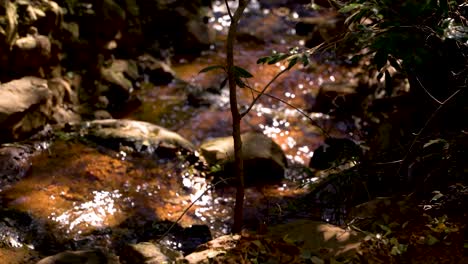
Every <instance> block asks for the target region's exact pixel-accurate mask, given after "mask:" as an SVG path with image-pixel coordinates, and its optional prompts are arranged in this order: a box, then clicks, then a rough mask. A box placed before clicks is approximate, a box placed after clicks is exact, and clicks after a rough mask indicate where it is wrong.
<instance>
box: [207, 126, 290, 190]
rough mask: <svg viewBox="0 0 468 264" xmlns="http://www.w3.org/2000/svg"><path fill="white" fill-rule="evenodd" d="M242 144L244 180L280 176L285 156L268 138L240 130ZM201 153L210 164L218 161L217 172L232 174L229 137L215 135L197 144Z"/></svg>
mask: <svg viewBox="0 0 468 264" xmlns="http://www.w3.org/2000/svg"><path fill="white" fill-rule="evenodd" d="M242 147H243V158H244V170H245V183H246V184H248V185H249V184H255V185H257V184H266V183H274V182H277V181H279V180H281V179H282V178H283V177H284V170H285V168H286V166H287V160H286V157H285V155H284V153H283V151H282V150H281V147H280V146H278V145H277V144H276V143H275V142H274V141H273V140H272V139H271V138H269V137H267V136H265V135H263V134H260V133H254V132H249V133H245V134H242ZM200 150H201V153H202V155H203V157H205V159H206V161H207V162H208V163H209V164H210V165H211V166H214V165H220V166H221V171H220V172H219V174H220V175H222V176H223V177H232V176H233V175H232V172H233V166H234V146H233V139H232V137H223V138H215V139H212V140H208V141H206V142H204V143H203V144H202V145H201V146H200Z"/></svg>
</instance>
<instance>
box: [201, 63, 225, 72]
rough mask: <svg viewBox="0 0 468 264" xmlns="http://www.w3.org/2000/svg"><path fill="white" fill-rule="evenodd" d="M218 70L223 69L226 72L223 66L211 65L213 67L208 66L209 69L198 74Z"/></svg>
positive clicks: (206, 68)
mask: <svg viewBox="0 0 468 264" xmlns="http://www.w3.org/2000/svg"><path fill="white" fill-rule="evenodd" d="M216 69H222V70H223V71H226V69H225V68H224V66H223V65H211V66H208V67H205V68H203V69H201V70H200V71H199V72H198V74H200V73H204V72H209V71H213V70H216Z"/></svg>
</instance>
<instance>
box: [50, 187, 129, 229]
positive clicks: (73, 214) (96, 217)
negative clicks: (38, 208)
mask: <svg viewBox="0 0 468 264" xmlns="http://www.w3.org/2000/svg"><path fill="white" fill-rule="evenodd" d="M92 194H93V198H92V199H91V200H90V201H88V202H84V203H81V204H78V205H75V206H74V207H73V208H72V209H70V210H68V211H66V212H64V213H63V214H61V215H59V216H55V214H54V213H52V214H51V215H50V216H49V218H50V219H51V220H52V221H55V222H57V223H58V224H60V225H61V226H63V227H66V228H67V229H68V232H70V231H75V230H74V229H75V228H76V227H78V226H79V225H82V224H83V225H85V226H93V227H102V226H104V224H105V221H106V219H107V218H108V217H109V216H111V215H114V214H115V213H116V212H117V210H118V209H117V208H116V207H115V203H116V202H115V200H116V199H119V198H121V197H122V194H121V193H120V192H119V190H114V191H112V192H109V191H93V192H92ZM78 231H79V230H78Z"/></svg>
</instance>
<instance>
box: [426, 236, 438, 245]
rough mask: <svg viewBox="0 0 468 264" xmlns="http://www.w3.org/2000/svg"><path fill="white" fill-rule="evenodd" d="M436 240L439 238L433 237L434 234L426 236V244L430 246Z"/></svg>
mask: <svg viewBox="0 0 468 264" xmlns="http://www.w3.org/2000/svg"><path fill="white" fill-rule="evenodd" d="M437 242H439V240H438V239H437V238H435V237H434V236H432V235H429V236H427V238H426V244H427V245H428V246H432V245H434V244H436V243H437Z"/></svg>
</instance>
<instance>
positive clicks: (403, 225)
mask: <svg viewBox="0 0 468 264" xmlns="http://www.w3.org/2000/svg"><path fill="white" fill-rule="evenodd" d="M408 224H409V221H406V222H404V223H403V224H402V225H401V228H402V229H405V228H406V227H407V226H408Z"/></svg>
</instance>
